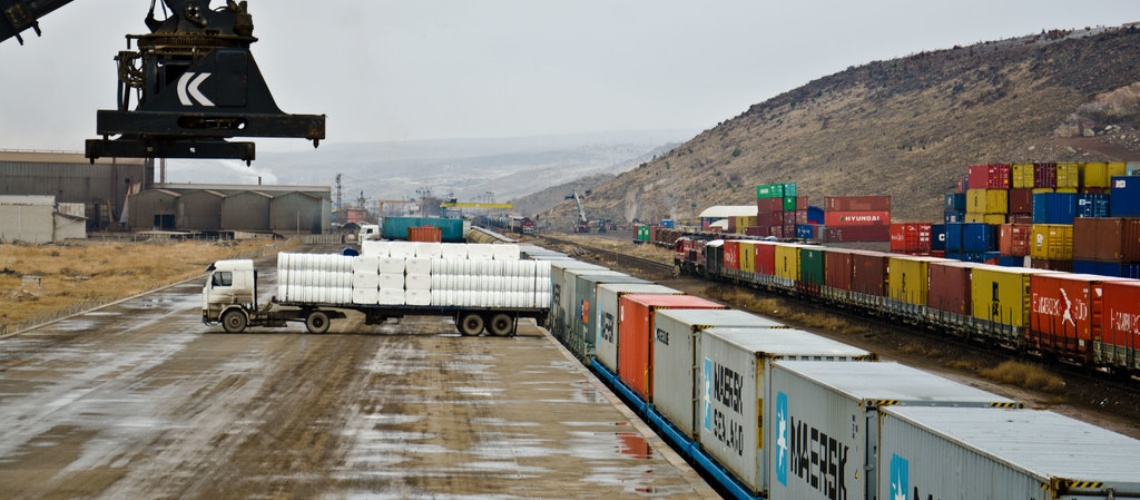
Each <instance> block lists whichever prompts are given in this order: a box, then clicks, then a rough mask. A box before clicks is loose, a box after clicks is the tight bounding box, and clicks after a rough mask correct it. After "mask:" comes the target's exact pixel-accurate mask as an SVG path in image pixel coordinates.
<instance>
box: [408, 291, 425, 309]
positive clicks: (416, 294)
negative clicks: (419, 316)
mask: <svg viewBox="0 0 1140 500" xmlns="http://www.w3.org/2000/svg"><path fill="white" fill-rule="evenodd" d="M404 302H405V303H406V304H407V305H409V306H430V305H431V290H407V291H405V292H404Z"/></svg>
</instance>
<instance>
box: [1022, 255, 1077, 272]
mask: <svg viewBox="0 0 1140 500" xmlns="http://www.w3.org/2000/svg"><path fill="white" fill-rule="evenodd" d="M1029 267H1031V268H1033V269H1041V270H1046V271H1060V272H1063V273H1071V272H1073V261H1072V260H1069V259H1066V260H1050V259H1034V258H1030V259H1029Z"/></svg>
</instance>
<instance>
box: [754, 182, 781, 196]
mask: <svg viewBox="0 0 1140 500" xmlns="http://www.w3.org/2000/svg"><path fill="white" fill-rule="evenodd" d="M783 197H784V185H783V184H762V185H759V186H756V198H758V199H764V198H783Z"/></svg>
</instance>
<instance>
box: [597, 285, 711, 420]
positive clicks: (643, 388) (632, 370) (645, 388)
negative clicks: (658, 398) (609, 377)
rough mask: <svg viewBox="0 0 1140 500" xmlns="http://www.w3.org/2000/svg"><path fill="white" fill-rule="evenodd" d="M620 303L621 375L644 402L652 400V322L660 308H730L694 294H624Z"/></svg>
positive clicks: (619, 347)
mask: <svg viewBox="0 0 1140 500" xmlns="http://www.w3.org/2000/svg"><path fill="white" fill-rule="evenodd" d="M619 300H620V303H619V306H618V341H617V344H618V345H617V351H618V370H617V371H618V378H619V379H621V381H622V382H623V383H624V384H625V385H626V386H627V387H629V388H630V389H631V390H632V391H633V392H634V393H635V394H637V395H638V397H640V398H641V400H642V401H645V402H647V403H651V402H653V339H654V336H653V334H654V332H655V331H656V330H655V329H654V326H653V321H654V319H655V316H656V311H658V310H660V309H727V308H726V307H725V306H722V305H720V304H717V303H716V302H710V301H708V300H705V299H702V298H700V297H693V296H692V295H642V294H628V295H623V296H622V297H621V299H619Z"/></svg>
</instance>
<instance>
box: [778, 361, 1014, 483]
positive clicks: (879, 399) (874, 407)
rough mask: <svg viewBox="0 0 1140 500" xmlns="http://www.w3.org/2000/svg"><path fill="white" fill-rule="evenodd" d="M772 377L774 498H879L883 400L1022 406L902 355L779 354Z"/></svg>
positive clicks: (905, 404) (890, 404)
mask: <svg viewBox="0 0 1140 500" xmlns="http://www.w3.org/2000/svg"><path fill="white" fill-rule="evenodd" d="M769 383H770V386H771V390H770V392H769V393H768V394H767V399H768V401H772V402H773V403H774V404H771V403H769V404H768V405H767V406H766V408H765V413H764V421H765V422H769V423H770V424H771V425H769V426H768V427H767V429H766V434H767V435H766V436H765V438H764V441H765V442H767V443H770V444H771V446H773V447H774V448H775V449H774V450H772V452H773V453H771V455H772V457H773V459H772V460H770V461H769V463H768V465H769V473H768V476H767V477H768V478H769V479H768V484H769V485H770V488H769V495H768V498H770V499H772V500H777V499H788V500H808V499H818V500H832V499H837V498H845V499H848V500H860V499H871V498H876V495H875V488H876V487H877V481H876V479H877V477H876V476H877V475H878V474H881V473H882V471H881V470H880V469H878V468H877V467H876V465H875V464H876V459H877V458H878V457H877V451H878V442H879V439H880V436H879V422H878V419H879V414H880V412H881V411H882V410H884V409H886V408H891V407H945V408H956V407H974V408H1020V407H1021V406H1022V405H1021V404H1020V403H1017V402H1014V401H1012V400H1010V399H1007V398H1003V397H1001V396H998V395H996V394H992V393H989V392H985V391H982V390H979V389H975V388H973V387H970V386H967V385H963V384H960V383H957V382H953V381H951V380H948V379H945V378H942V377H938V376H936V375H932V374H930V373H927V372H924V371H921V370H918V369H915V368H910V367H907V366H904V365H900V364H897V363H821V362H807V361H778V362H776V363H773V364H772V368H771V380H770V382H769ZM995 411H996V410H995ZM817 450H820V451H824V450H826V453H822V452H821V453H816V451H817ZM878 498H884V497H881V496H880V497H878ZM892 498H893V497H892Z"/></svg>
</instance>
